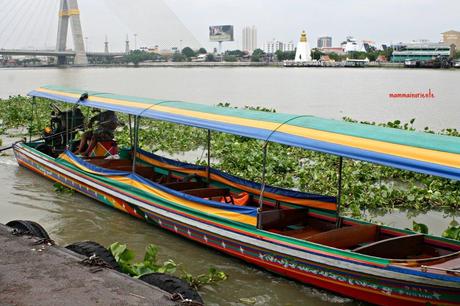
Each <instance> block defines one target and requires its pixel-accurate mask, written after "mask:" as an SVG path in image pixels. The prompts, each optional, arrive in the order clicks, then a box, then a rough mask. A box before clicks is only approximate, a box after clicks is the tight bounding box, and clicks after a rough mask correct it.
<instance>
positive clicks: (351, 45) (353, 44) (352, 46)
mask: <svg viewBox="0 0 460 306" xmlns="http://www.w3.org/2000/svg"><path fill="white" fill-rule="evenodd" d="M341 47H342V48H343V51H344V52H345V53H348V52H354V51H359V52H366V48H364V44H358V42H357V41H356V39H354V38H353V37H352V36H347V40H346V41H344V42H342V44H341Z"/></svg>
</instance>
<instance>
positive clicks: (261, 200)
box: [258, 142, 268, 213]
mask: <svg viewBox="0 0 460 306" xmlns="http://www.w3.org/2000/svg"><path fill="white" fill-rule="evenodd" d="M267 148H268V142H265V143H264V147H263V154H264V157H263V162H262V186H261V188H260V196H259V209H258V211H259V213H261V212H262V207H263V205H264V192H265V176H266V172H267Z"/></svg>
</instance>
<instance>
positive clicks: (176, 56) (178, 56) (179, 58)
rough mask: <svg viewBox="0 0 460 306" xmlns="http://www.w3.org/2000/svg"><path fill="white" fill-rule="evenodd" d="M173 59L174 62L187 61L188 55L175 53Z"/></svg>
mask: <svg viewBox="0 0 460 306" xmlns="http://www.w3.org/2000/svg"><path fill="white" fill-rule="evenodd" d="M171 60H172V61H173V62H185V61H186V60H187V57H186V56H185V55H183V54H181V53H174V54H173V56H172V58H171Z"/></svg>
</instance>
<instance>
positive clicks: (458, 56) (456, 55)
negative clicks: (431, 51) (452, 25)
mask: <svg viewBox="0 0 460 306" xmlns="http://www.w3.org/2000/svg"><path fill="white" fill-rule="evenodd" d="M455 58H457V59H458V58H460V51H457V52H455Z"/></svg>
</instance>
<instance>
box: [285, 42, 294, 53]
mask: <svg viewBox="0 0 460 306" xmlns="http://www.w3.org/2000/svg"><path fill="white" fill-rule="evenodd" d="M283 51H284V52H287V51H295V45H294V42H293V41H292V40H291V41H290V42H288V43H286V44H283Z"/></svg>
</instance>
